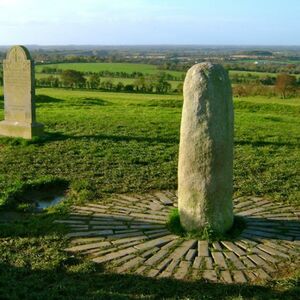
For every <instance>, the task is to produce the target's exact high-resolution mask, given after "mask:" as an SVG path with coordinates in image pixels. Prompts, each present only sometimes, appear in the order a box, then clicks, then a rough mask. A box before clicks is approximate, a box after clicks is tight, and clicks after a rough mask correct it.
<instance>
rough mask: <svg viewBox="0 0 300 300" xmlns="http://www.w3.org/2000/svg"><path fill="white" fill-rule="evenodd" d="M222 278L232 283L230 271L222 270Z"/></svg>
mask: <svg viewBox="0 0 300 300" xmlns="http://www.w3.org/2000/svg"><path fill="white" fill-rule="evenodd" d="M220 278H221V281H223V282H225V283H232V282H233V281H232V278H231V275H230V272H229V271H227V270H225V271H221V272H220Z"/></svg>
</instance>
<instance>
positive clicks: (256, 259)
mask: <svg viewBox="0 0 300 300" xmlns="http://www.w3.org/2000/svg"><path fill="white" fill-rule="evenodd" d="M248 257H249V258H250V259H251V260H252V261H253V262H254V263H255V264H256V265H257V266H258V267H264V268H266V269H268V270H270V271H271V270H272V271H275V270H274V268H272V267H271V266H270V265H269V264H268V263H267V262H266V261H264V260H263V259H262V258H261V257H259V256H258V255H256V254H251V255H248Z"/></svg>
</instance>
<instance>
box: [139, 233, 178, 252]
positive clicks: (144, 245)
mask: <svg viewBox="0 0 300 300" xmlns="http://www.w3.org/2000/svg"><path fill="white" fill-rule="evenodd" d="M175 238H176V236H174V235H166V236H164V237H161V238H158V239H154V240H150V241H148V242H144V243H141V244H139V245H136V246H135V248H136V249H138V250H147V249H149V248H152V247H156V246H162V245H164V244H166V243H168V242H169V241H171V240H174V239H175Z"/></svg>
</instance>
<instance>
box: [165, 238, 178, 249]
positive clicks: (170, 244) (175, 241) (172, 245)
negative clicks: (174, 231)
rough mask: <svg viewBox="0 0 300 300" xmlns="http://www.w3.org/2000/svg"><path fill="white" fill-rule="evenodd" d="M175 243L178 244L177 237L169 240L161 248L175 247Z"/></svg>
mask: <svg viewBox="0 0 300 300" xmlns="http://www.w3.org/2000/svg"><path fill="white" fill-rule="evenodd" d="M175 245H178V239H174V240H172V241H171V242H169V243H167V244H165V245H164V246H162V247H161V249H171V248H173V247H175Z"/></svg>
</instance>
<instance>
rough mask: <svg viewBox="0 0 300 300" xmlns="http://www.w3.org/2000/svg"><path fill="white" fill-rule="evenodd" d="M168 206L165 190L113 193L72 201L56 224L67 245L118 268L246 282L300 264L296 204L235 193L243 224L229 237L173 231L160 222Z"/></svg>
mask: <svg viewBox="0 0 300 300" xmlns="http://www.w3.org/2000/svg"><path fill="white" fill-rule="evenodd" d="M173 207H177V196H176V193H174V192H171V191H164V192H156V193H153V194H147V195H142V196H141V195H133V196H129V195H118V196H116V197H114V198H112V199H110V200H109V201H106V202H100V203H99V204H87V205H85V206H74V207H73V211H72V213H71V214H70V215H69V218H68V219H65V220H56V221H55V222H57V223H63V224H66V225H67V226H68V227H69V229H70V232H69V233H68V234H67V237H68V238H69V239H70V244H69V247H68V248H67V249H65V250H66V251H68V252H70V253H81V254H84V255H86V256H88V257H89V259H91V260H92V261H93V262H95V263H105V265H106V267H107V268H108V269H110V270H112V271H115V272H118V273H135V274H139V275H144V276H149V277H158V278H161V277H173V278H176V279H200V278H203V279H206V280H209V281H217V282H224V283H245V282H250V281H257V280H266V279H270V278H271V277H274V276H276V273H277V272H278V270H279V269H281V268H291V267H295V268H296V267H297V263H299V252H300V251H299V250H300V223H299V218H300V209H298V210H296V209H295V208H293V207H290V206H288V205H284V204H280V203H272V202H271V201H268V200H265V199H261V198H255V197H243V198H238V199H235V200H234V211H235V215H238V216H242V217H243V218H244V220H245V222H246V228H245V229H244V231H243V232H242V233H241V234H240V236H239V237H238V238H236V239H235V240H234V241H226V240H224V241H219V242H213V243H209V242H207V241H198V240H186V239H184V238H180V237H178V236H176V235H173V234H171V233H170V232H169V231H168V229H167V228H166V226H165V224H166V220H167V218H168V215H169V212H170V210H171V209H172V208H173Z"/></svg>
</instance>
